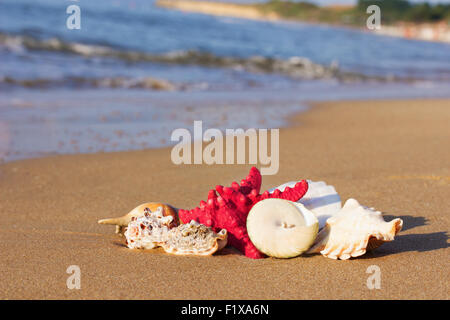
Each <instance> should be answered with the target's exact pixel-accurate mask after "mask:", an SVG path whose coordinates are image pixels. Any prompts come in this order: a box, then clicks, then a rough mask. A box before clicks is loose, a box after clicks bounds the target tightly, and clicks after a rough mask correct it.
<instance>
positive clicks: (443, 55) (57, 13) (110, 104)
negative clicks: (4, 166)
mask: <svg viewBox="0 0 450 320" xmlns="http://www.w3.org/2000/svg"><path fill="white" fill-rule="evenodd" d="M192 2H193V1H188V0H186V1H183V0H177V1H174V0H161V1H159V2H155V1H153V0H132V1H131V0H96V1H87V0H80V1H69V0H65V1H64V0H58V1H56V0H0V161H10V160H16V159H23V158H32V157H40V156H45V155H49V154H59V153H80V152H81V153H86V152H107V151H122V150H135V149H142V148H154V147H162V146H168V145H171V144H172V142H171V141H170V135H171V132H172V131H173V130H174V129H176V128H180V127H183V128H187V129H192V125H193V121H194V120H203V121H204V128H206V127H215V128H220V129H224V128H244V129H245V128H250V127H252V128H274V127H277V128H278V127H280V126H285V125H287V124H288V118H289V116H290V115H292V114H293V113H295V112H299V111H302V110H306V109H307V108H308V103H309V102H311V101H323V100H340V99H386V98H411V99H413V98H418V97H421V98H422V97H430V98H431V97H432V98H438V97H448V96H449V95H450V90H449V89H450V31H449V21H450V3H449V1H427V2H423V1H403V0H384V1H381V0H373V1H369V0H367V1H364V0H359V1H351V0H336V1H333V0H329V1H326V0H316V1H313V0H311V1H310V2H307V3H306V2H286V1H270V2H264V1H245V2H244V1H242V2H239V1H226V3H225V4H224V3H221V2H217V1H216V2H213V5H212V6H211V5H209V4H207V5H206V6H205V4H204V3H203V2H199V3H192ZM224 2H225V1H224ZM186 3H187V4H186ZM73 4H75V5H77V6H79V7H80V10H81V17H80V18H81V29H79V30H77V29H68V28H67V25H66V21H67V19H68V17H69V16H70V14H68V13H66V9H67V7H68V6H70V5H73ZM371 4H377V5H379V7H380V8H381V30H378V31H372V30H368V29H367V27H366V20H367V18H368V16H369V14H367V13H366V9H367V7H368V6H369V5H371ZM227 5H231V7H230V6H227ZM243 17H245V18H249V17H250V18H251V19H243Z"/></svg>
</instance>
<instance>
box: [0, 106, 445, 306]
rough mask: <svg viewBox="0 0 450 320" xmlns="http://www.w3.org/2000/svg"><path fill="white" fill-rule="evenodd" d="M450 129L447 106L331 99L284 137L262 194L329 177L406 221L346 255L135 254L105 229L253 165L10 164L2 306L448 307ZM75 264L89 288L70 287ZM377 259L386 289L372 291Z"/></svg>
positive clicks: (180, 203)
mask: <svg viewBox="0 0 450 320" xmlns="http://www.w3.org/2000/svg"><path fill="white" fill-rule="evenodd" d="M449 123H450V100H410V101H409V100H403V101H371V102H366V101H361V102H359V101H354V102H337V103H332V102H330V103H321V104H316V105H315V106H314V107H313V108H312V109H311V110H310V111H308V112H305V113H302V114H299V115H298V116H296V117H294V118H293V119H292V126H291V127H289V128H286V129H282V130H281V131H280V170H279V172H278V174H277V175H273V176H264V177H263V186H262V190H265V189H268V188H270V187H273V186H276V185H279V184H281V183H284V182H286V181H290V180H295V179H302V178H308V179H312V180H316V181H317V180H324V181H326V182H327V183H329V184H332V185H334V186H335V187H336V189H337V191H338V192H339V193H340V195H341V197H342V199H343V200H346V199H348V198H350V197H353V198H356V199H357V200H359V201H360V202H361V203H362V204H365V205H368V206H373V207H375V208H377V209H378V210H381V211H383V212H385V219H386V220H388V221H389V220H391V219H393V218H394V217H400V218H402V219H403V221H404V227H403V230H402V231H401V232H400V234H399V235H397V237H396V239H395V241H393V242H389V243H386V244H384V245H383V246H381V247H380V248H378V249H376V250H375V251H373V252H370V253H367V254H366V255H364V256H362V257H359V258H356V259H351V260H347V261H335V260H332V259H328V258H325V257H322V256H321V255H313V256H300V257H297V258H293V259H288V260H282V259H273V258H267V259H261V260H252V259H248V258H246V257H244V256H242V255H241V254H239V253H238V252H236V251H235V250H233V249H231V248H226V249H224V250H223V251H221V252H220V253H218V254H217V255H215V256H212V257H180V256H171V255H167V254H165V253H163V251H162V250H161V249H155V250H151V251H135V250H130V249H127V248H126V247H125V246H124V241H123V238H121V237H119V236H118V235H116V234H114V227H113V226H104V225H98V224H97V222H96V221H97V220H98V219H100V218H105V217H113V216H119V215H122V214H125V213H126V212H128V211H129V210H130V209H132V208H134V207H135V206H137V205H138V204H140V203H143V202H147V201H162V202H166V203H170V204H172V205H174V206H175V207H179V208H192V207H194V206H195V205H197V204H198V202H199V201H200V200H202V199H206V197H207V192H208V190H209V189H210V188H212V187H214V186H215V185H216V184H223V185H229V184H231V182H232V181H235V180H238V181H240V179H241V178H243V177H245V176H246V174H247V172H248V170H249V168H250V165H220V166H219V165H218V166H207V165H183V166H176V165H174V164H172V162H171V161H170V151H171V149H170V148H165V149H156V150H145V151H136V152H120V153H98V154H90V155H68V156H53V157H48V158H42V159H32V160H22V161H16V162H9V163H5V164H1V165H0V214H1V224H0V229H1V232H0V239H1V240H0V270H1V272H2V275H3V277H2V278H3V279H2V281H1V282H0V298H1V299H56V298H62V299H80V298H81V299H87V298H94V299H111V298H119V299H122V298H127V299H128V298H137V299H386V298H387V299H410V298H412V299H448V298H449V272H448V270H449V265H448V261H449V250H448V234H447V232H448V229H449V216H450V212H449V211H450V209H449V206H448V204H449V198H450V168H449V165H448V164H449V163H450V130H449V126H448V124H449ZM70 265H78V266H79V267H80V268H81V289H80V290H69V289H68V288H67V286H66V280H67V278H68V277H69V274H67V273H66V270H67V268H68V267H69V266H70ZM371 265H376V266H378V267H379V268H380V270H381V288H380V289H373V290H370V289H368V287H367V278H368V277H369V276H370V274H368V273H366V270H367V268H368V267H369V266H371Z"/></svg>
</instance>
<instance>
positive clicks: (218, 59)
mask: <svg viewBox="0 0 450 320" xmlns="http://www.w3.org/2000/svg"><path fill="white" fill-rule="evenodd" d="M1 46H3V47H4V48H6V49H7V50H11V51H20V52H23V51H24V50H29V51H36V50H40V51H51V52H60V53H64V54H75V55H79V56H83V57H87V58H90V57H105V58H113V59H120V60H123V61H126V62H131V63H140V62H152V63H163V64H177V65H199V66H204V67H219V68H232V69H237V70H245V71H248V72H254V73H276V74H281V75H285V76H288V77H291V78H295V79H307V80H312V79H336V80H339V81H364V80H377V81H392V80H398V79H394V78H392V77H381V76H372V75H365V74H361V73H356V72H348V71H344V70H341V69H340V68H339V66H338V63H332V64H330V65H322V64H318V63H314V62H312V61H311V60H310V59H308V58H305V57H291V58H289V59H279V58H273V57H263V56H252V57H248V58H240V57H224V56H218V55H214V54H212V53H209V52H201V51H197V50H185V51H174V52H169V53H165V54H151V53H147V52H140V51H132V50H124V49H120V48H114V47H112V46H106V45H93V44H84V43H78V42H65V41H63V40H61V39H59V38H50V39H37V38H34V37H31V36H28V35H11V34H6V33H1V32H0V47H1Z"/></svg>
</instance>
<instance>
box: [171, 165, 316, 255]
mask: <svg viewBox="0 0 450 320" xmlns="http://www.w3.org/2000/svg"><path fill="white" fill-rule="evenodd" d="M261 180H262V178H261V174H260V172H259V170H258V169H256V168H255V167H252V168H251V169H250V173H249V175H248V176H247V178H245V179H244V180H242V181H241V185H239V184H238V183H237V182H233V183H232V184H231V187H230V188H229V187H223V186H216V190H210V191H209V193H208V200H207V202H205V201H200V207H196V208H195V209H192V210H183V209H180V210H179V211H178V216H179V218H180V220H181V221H182V222H183V223H189V222H190V221H191V220H196V221H197V222H199V223H201V224H204V225H206V226H210V227H212V228H213V230H214V231H219V230H220V229H226V230H227V231H228V243H229V244H230V245H231V246H233V247H235V248H236V249H238V250H239V251H241V252H242V253H244V254H245V255H246V256H247V257H249V258H253V259H259V258H263V257H264V255H263V254H262V253H261V252H259V251H258V249H256V247H255V246H254V245H253V243H252V242H251V241H250V238H249V236H248V234H247V226H246V224H247V215H248V213H249V212H250V209H251V208H252V207H253V206H254V205H255V204H256V203H257V202H259V201H261V200H264V199H267V198H280V199H286V200H290V201H294V202H295V201H298V200H299V199H301V198H302V197H303V195H304V194H305V193H306V191H308V183H307V182H306V180H302V181H300V182H298V183H297V184H296V185H295V187H294V188H289V187H287V188H286V189H285V190H284V191H283V192H281V191H280V190H278V189H277V190H275V191H274V192H273V193H272V194H270V193H269V191H266V192H264V193H263V194H259V191H260V188H261ZM216 191H217V193H218V194H219V195H217V193H216Z"/></svg>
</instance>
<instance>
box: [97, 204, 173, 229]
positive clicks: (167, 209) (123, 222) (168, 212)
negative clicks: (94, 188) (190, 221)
mask: <svg viewBox="0 0 450 320" xmlns="http://www.w3.org/2000/svg"><path fill="white" fill-rule="evenodd" d="M159 207H162V208H163V216H172V217H173V220H172V223H171V228H172V227H176V226H177V225H178V224H179V220H178V215H177V213H176V211H175V209H174V208H173V207H171V206H169V205H167V204H164V203H159V202H147V203H143V204H141V205H139V206H137V207H136V208H134V209H133V210H131V211H130V212H129V213H127V214H126V215H124V216H122V217H119V218H110V219H102V220H99V221H98V223H99V224H115V225H116V233H122V231H123V228H124V227H126V226H128V224H129V223H130V221H131V218H133V217H140V216H143V215H144V211H145V209H147V208H148V209H150V211H156V210H157V209H158V208H159Z"/></svg>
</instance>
